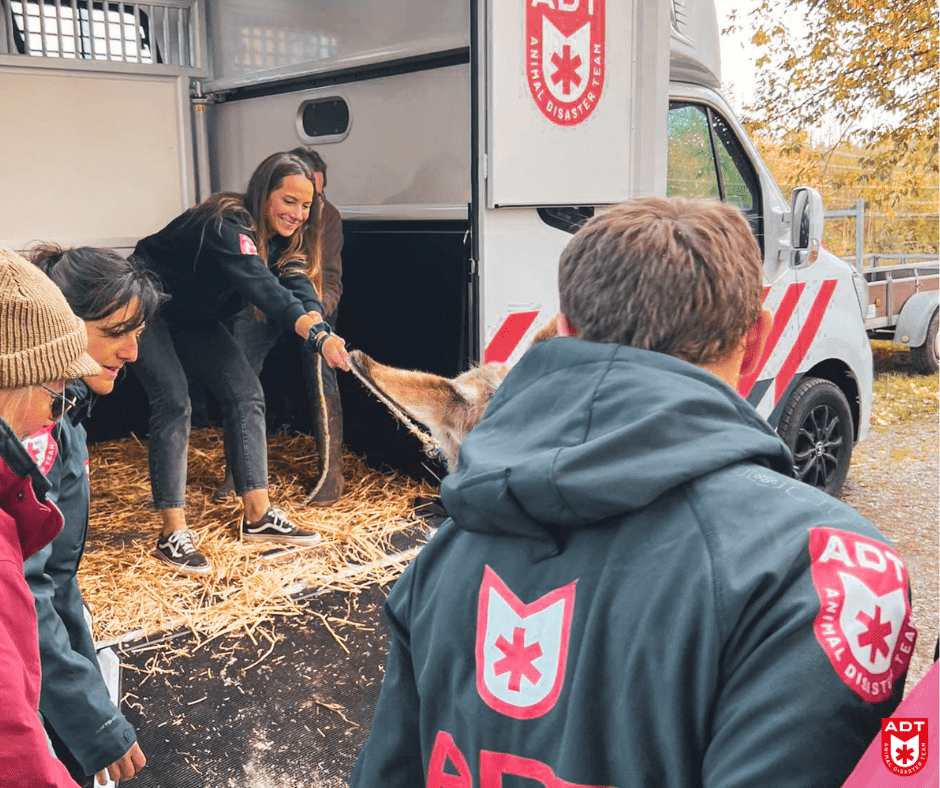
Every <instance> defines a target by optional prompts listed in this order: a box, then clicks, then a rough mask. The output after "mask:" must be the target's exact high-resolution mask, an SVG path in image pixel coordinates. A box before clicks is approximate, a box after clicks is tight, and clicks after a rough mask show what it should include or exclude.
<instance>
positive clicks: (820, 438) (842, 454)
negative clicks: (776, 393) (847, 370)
mask: <svg viewBox="0 0 940 788" xmlns="http://www.w3.org/2000/svg"><path fill="white" fill-rule="evenodd" d="M777 433H778V434H779V435H780V437H781V438H783V440H784V443H786V444H787V446H789V447H790V451H791V452H793V464H794V469H795V470H796V476H797V478H798V479H800V480H801V481H804V482H806V483H807V484H810V485H812V486H813V487H818V488H819V489H820V490H822V491H824V492H827V493H829V494H830V495H832V496H836V497H838V495H839V493H840V492H841V490H842V485H843V484H844V483H845V477H846V476H847V475H848V472H849V463H850V462H851V460H852V446H853V443H854V436H855V430H854V427H853V424H852V411H851V409H850V408H849V403H848V400H847V399H846V398H845V394H843V393H842V389H840V388H839V387H838V386H837V385H835V383H831V382H830V381H828V380H823V379H822V378H806V379H805V380H802V381H801V382H800V384H799V385H798V386H797V387H796V388H795V389H794V390H793V394H791V395H790V399H789V400H787V404H786V406H785V407H784V409H783V415H782V416H781V417H780V423H779V424H778V425H777Z"/></svg>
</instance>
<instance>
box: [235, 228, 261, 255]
mask: <svg viewBox="0 0 940 788" xmlns="http://www.w3.org/2000/svg"><path fill="white" fill-rule="evenodd" d="M238 248H239V249H240V250H241V253H242V254H258V247H257V246H255V242H254V241H252V240H251V238H249V237H248V236H247V235H245V234H244V233H239V234H238Z"/></svg>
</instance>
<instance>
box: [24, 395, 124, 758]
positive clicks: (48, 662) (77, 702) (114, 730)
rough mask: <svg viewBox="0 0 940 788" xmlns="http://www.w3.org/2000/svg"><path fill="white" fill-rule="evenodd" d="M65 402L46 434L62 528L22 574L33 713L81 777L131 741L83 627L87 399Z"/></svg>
mask: <svg viewBox="0 0 940 788" xmlns="http://www.w3.org/2000/svg"><path fill="white" fill-rule="evenodd" d="M67 394H68V395H69V396H70V397H73V398H75V399H76V400H77V402H78V405H77V407H76V408H74V409H73V410H71V411H69V412H68V413H67V414H66V415H65V416H63V417H62V418H61V419H59V421H58V422H56V425H55V427H54V428H53V430H52V435H51V440H53V441H54V446H53V447H52V449H53V450H54V451H56V454H55V455H54V462H53V463H52V466H51V467H50V468H49V470H48V472H47V473H46V477H47V478H48V479H49V481H50V482H51V484H52V489H51V490H50V492H49V499H50V500H51V501H53V502H55V504H56V506H58V507H59V509H60V510H61V512H62V516H63V518H64V519H65V525H64V526H63V527H62V530H61V531H60V532H59V535H58V536H56V538H55V539H53V541H52V542H51V543H50V544H48V545H46V546H45V547H44V548H43V549H42V550H40V551H39V552H38V553H36V554H35V555H34V556H33V557H32V558H29V559H27V561H26V562H25V565H24V571H25V573H26V580H27V582H28V583H29V588H30V590H31V591H32V592H33V599H34V600H35V602H36V616H37V618H38V623H39V652H40V657H41V659H42V693H41V695H40V698H39V711H40V713H41V714H42V716H43V719H44V720H45V723H46V725H47V726H48V727H50V728H52V729H53V730H54V731H55V733H56V735H57V737H58V738H59V739H60V740H61V743H62V744H63V745H64V746H65V747H66V748H67V749H68V751H69V753H70V754H71V756H72V758H73V759H74V761H75V762H76V763H77V764H78V765H79V767H80V768H81V770H82V771H83V772H84V773H85V774H86V775H92V774H95V773H97V772H99V771H101V770H102V769H104V768H105V767H106V766H109V765H110V764H112V763H114V762H115V761H116V760H118V758H120V757H122V756H123V755H124V754H125V753H126V752H127V751H128V750H129V749H130V747H131V745H132V744H133V743H134V742H135V741H136V740H137V736H136V734H135V732H134V729H133V727H131V724H130V723H129V722H128V721H127V720H126V719H125V718H124V715H123V714H121V712H120V711H119V710H118V708H117V707H116V706H115V705H114V703H113V702H112V700H111V698H110V696H109V695H108V688H107V686H106V685H105V683H104V679H103V678H102V675H101V668H100V667H99V665H98V657H97V653H96V651H95V642H94V639H93V637H92V634H91V630H89V628H88V624H87V623H86V622H85V617H84V607H85V602H84V600H83V599H82V592H81V590H80V589H79V587H78V577H77V572H78V566H79V564H80V563H81V560H82V554H83V553H84V552H85V540H86V538H87V537H88V518H89V495H90V493H89V485H88V448H87V446H86V444H85V428H84V427H83V426H82V419H83V418H84V417H85V416H87V414H88V411H89V410H90V409H91V404H92V402H93V401H94V395H93V394H92V393H91V392H90V391H89V390H88V387H87V386H86V385H85V384H84V383H83V382H81V381H79V382H76V383H73V384H72V385H70V386H69V387H68V389H67ZM39 459H40V465H41V460H42V458H41V457H40V458H39ZM69 766H70V767H72V768H74V764H72V763H69Z"/></svg>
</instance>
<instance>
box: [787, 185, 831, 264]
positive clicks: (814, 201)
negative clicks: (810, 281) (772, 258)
mask: <svg viewBox="0 0 940 788" xmlns="http://www.w3.org/2000/svg"><path fill="white" fill-rule="evenodd" d="M824 219H825V212H824V210H823V202H822V197H821V196H820V195H819V192H818V191H816V190H815V189H813V188H811V187H809V186H800V187H798V188H796V189H794V190H793V193H792V194H791V195H790V265H791V266H793V267H794V268H806V267H808V266H811V265H812V264H813V263H815V262H816V258H818V257H819V245H820V243H822V234H823V220H824Z"/></svg>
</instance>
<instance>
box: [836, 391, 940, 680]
mask: <svg viewBox="0 0 940 788" xmlns="http://www.w3.org/2000/svg"><path fill="white" fill-rule="evenodd" d="M878 407H879V402H878V401H877V399H876V401H875V404H874V409H875V411H876V412H877V409H878ZM938 440H940V430H938V418H937V414H936V413H933V414H930V415H919V416H915V417H912V418H909V419H905V420H904V421H902V422H900V423H898V424H893V425H889V426H879V425H873V427H872V430H871V432H870V433H869V435H868V438H867V439H866V440H864V441H863V442H862V443H860V444H858V445H857V446H856V447H855V452H854V455H853V458H852V467H851V469H850V471H849V476H848V479H847V481H846V484H845V488H844V489H843V494H842V498H843V500H845V501H846V503H848V504H850V505H851V506H853V507H854V508H855V509H856V510H858V511H859V512H861V514H863V515H864V516H865V517H867V518H868V519H869V520H871V522H873V523H874V524H875V525H876V526H878V528H879V529H880V530H881V532H882V533H884V534H885V536H887V537H888V538H889V539H890V540H891V541H892V542H893V543H894V546H895V547H896V548H897V550H898V552H900V554H901V556H902V557H903V558H904V562H905V563H906V564H907V569H908V573H909V575H910V578H911V584H912V588H913V609H914V622H915V624H916V625H917V629H918V636H917V644H916V646H915V649H914V657H913V659H912V661H911V668H910V671H909V673H908V679H907V686H906V690H910V688H911V687H913V686H914V684H915V683H916V682H917V680H918V679H920V678H921V677H922V676H923V675H924V673H926V672H927V670H928V668H929V667H930V665H931V663H932V662H933V658H934V650H935V648H936V646H937V637H938V619H940V612H938V611H940V599H938V578H940V539H938V529H937V523H938V520H940V512H938V509H940V507H938V504H940V488H938V481H940V465H938Z"/></svg>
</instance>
